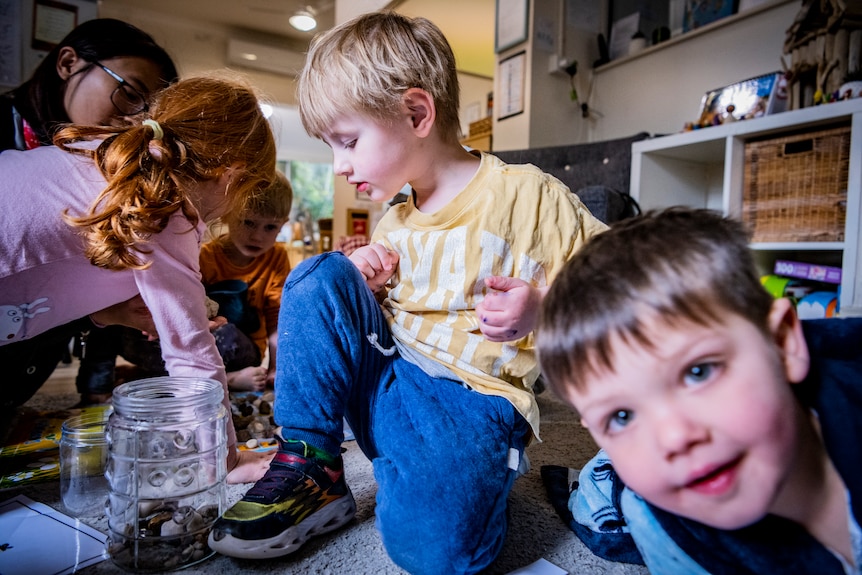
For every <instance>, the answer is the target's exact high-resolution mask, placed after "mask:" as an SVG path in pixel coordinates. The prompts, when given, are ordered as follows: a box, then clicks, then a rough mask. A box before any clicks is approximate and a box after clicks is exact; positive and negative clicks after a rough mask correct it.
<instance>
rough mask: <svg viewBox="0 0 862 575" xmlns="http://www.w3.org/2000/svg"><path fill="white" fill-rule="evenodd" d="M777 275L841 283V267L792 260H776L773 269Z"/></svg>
mask: <svg viewBox="0 0 862 575" xmlns="http://www.w3.org/2000/svg"><path fill="white" fill-rule="evenodd" d="M773 271H774V272H775V275H779V276H784V277H789V278H796V279H802V280H813V281H819V282H824V283H828V284H840V283H841V268H836V267H833V266H823V265H817V264H809V263H804V262H796V261H790V260H776V262H775V268H774V270H773Z"/></svg>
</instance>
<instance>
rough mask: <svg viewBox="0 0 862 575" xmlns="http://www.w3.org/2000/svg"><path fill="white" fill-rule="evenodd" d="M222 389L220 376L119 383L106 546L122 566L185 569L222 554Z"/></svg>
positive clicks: (110, 435)
mask: <svg viewBox="0 0 862 575" xmlns="http://www.w3.org/2000/svg"><path fill="white" fill-rule="evenodd" d="M223 395H224V391H223V389H222V385H221V384H220V383H219V382H218V381H215V380H212V379H204V378H191V377H157V378H151V379H143V380H139V381H132V382H129V383H125V384H123V385H120V386H118V387H116V388H115V389H114V394H113V406H114V412H113V414H112V415H111V417H110V420H109V421H108V427H107V439H108V448H109V459H108V464H107V469H106V471H105V475H106V476H107V478H108V483H109V486H110V493H109V498H108V505H107V516H108V541H107V548H108V554H109V556H110V557H111V560H112V561H113V562H114V563H115V564H117V565H118V566H120V567H122V568H123V569H126V570H128V571H136V572H150V571H169V570H174V569H182V568H184V567H188V566H190V565H194V564H197V563H199V562H201V561H203V560H205V559H207V558H208V557H211V556H212V555H213V554H214V553H215V552H214V551H212V550H211V549H210V548H209V546H208V544H207V537H208V536H209V532H210V530H211V529H212V525H213V523H214V522H215V520H216V519H217V518H218V517H219V515H221V513H222V512H224V510H225V509H226V506H227V490H226V484H225V478H226V476H227V469H226V457H227V447H226V440H227V434H226V425H227V422H228V419H227V418H228V413H227V410H226V409H225V407H224V406H223V405H222V398H223Z"/></svg>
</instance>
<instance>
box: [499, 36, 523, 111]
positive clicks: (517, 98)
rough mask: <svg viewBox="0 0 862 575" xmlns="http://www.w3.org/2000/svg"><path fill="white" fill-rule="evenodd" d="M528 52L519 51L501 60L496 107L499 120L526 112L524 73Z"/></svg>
mask: <svg viewBox="0 0 862 575" xmlns="http://www.w3.org/2000/svg"><path fill="white" fill-rule="evenodd" d="M526 65H527V53H526V52H519V53H517V54H515V55H514V56H509V57H508V58H506V59H505V60H500V65H499V67H498V68H497V80H496V81H497V90H496V92H495V101H494V107H495V108H496V109H497V110H498V112H497V120H505V119H506V118H511V117H512V116H517V115H518V114H521V113H523V112H524V74H525V68H526Z"/></svg>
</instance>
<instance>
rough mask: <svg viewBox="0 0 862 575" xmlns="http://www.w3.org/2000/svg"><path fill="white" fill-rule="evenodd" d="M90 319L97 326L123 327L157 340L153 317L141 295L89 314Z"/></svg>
mask: <svg viewBox="0 0 862 575" xmlns="http://www.w3.org/2000/svg"><path fill="white" fill-rule="evenodd" d="M90 319H91V320H93V321H94V322H95V323H96V324H98V325H124V326H126V327H131V328H134V329H137V330H140V331H142V332H144V333H146V334H148V335H150V336H151V339H157V338H158V334H157V332H156V324H155V322H153V316H152V314H150V310H149V308H147V304H145V303H144V298H142V297H141V294H138V295H136V296H135V297H133V298H132V299H127V300H126V301H124V302H120V303H117V304H114V305H112V306H111V307H106V308H105V309H103V310H99V311H97V312H94V313H91V314H90Z"/></svg>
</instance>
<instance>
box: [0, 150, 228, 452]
mask: <svg viewBox="0 0 862 575" xmlns="http://www.w3.org/2000/svg"><path fill="white" fill-rule="evenodd" d="M93 145H94V144H88V145H87V147H91V146H93ZM105 185H106V182H105V179H104V177H103V176H102V175H101V173H100V172H99V170H98V168H97V167H96V166H95V164H94V163H93V160H91V159H90V158H88V157H87V156H82V155H78V154H72V153H69V152H66V151H63V150H61V149H59V148H56V147H54V146H46V147H40V148H36V149H34V150H28V151H24V152H22V151H17V150H7V151H4V152H3V153H0V345H7V344H12V343H14V342H17V341H21V340H24V339H26V338H30V337H33V336H34V335H37V334H39V333H42V332H44V331H46V330H48V329H51V328H53V327H55V326H59V325H63V324H65V323H68V322H69V321H72V320H75V319H79V318H82V317H85V316H87V315H88V314H91V313H93V312H95V311H98V310H101V309H104V308H106V307H109V306H111V305H113V304H116V303H120V302H123V301H125V300H128V299H129V298H131V297H133V296H135V295H136V294H138V293H140V294H141V296H142V297H143V299H144V302H145V303H146V304H147V307H148V308H149V310H150V312H151V313H152V316H153V320H154V321H155V324H156V328H157V329H158V333H159V339H160V342H161V348H162V355H163V358H164V360H165V363H166V366H167V370H168V373H170V374H171V375H172V376H197V377H208V378H213V379H216V380H218V381H220V382H221V383H222V384H223V385H225V395H227V389H226V379H225V372H224V365H223V363H222V360H221V356H220V355H219V353H218V350H217V349H216V345H215V340H214V338H213V336H212V334H211V333H210V331H209V322H208V320H207V311H206V307H205V303H204V302H205V293H204V287H203V285H202V284H201V281H200V266H199V263H198V256H199V253H200V244H201V238H202V236H203V233H204V231H205V224H204V223H203V222H198V224H197V226H193V225H192V224H191V222H189V220H187V219H186V218H185V216H183V214H182V212H177V213H175V214H174V215H173V216H172V217H171V218H170V221H169V223H168V225H167V227H166V228H165V229H164V230H163V231H162V232H160V233H158V234H154V235H153V236H152V237H151V238H150V240H149V241H148V242H147V244H146V249H147V250H148V251H149V252H150V253H144V254H141V256H140V257H141V258H142V259H143V260H144V261H145V262H149V263H150V264H151V265H150V267H148V268H147V269H145V270H124V271H109V270H105V269H102V268H98V267H96V266H94V265H92V264H91V263H90V262H89V260H88V259H87V258H86V257H85V255H84V240H83V237H82V236H81V235H80V229H79V228H73V227H72V226H70V225H69V224H68V223H66V221H65V220H64V219H63V213H64V211H66V210H68V213H69V214H71V215H83V214H85V213H86V211H87V210H88V209H89V207H90V205H91V204H92V203H93V202H94V201H95V199H96V198H97V197H98V195H99V194H100V193H101V192H102V190H103V189H104V188H105ZM225 405H226V406H227V407H228V410H229V409H230V405H229V403H227V397H226V398H225ZM228 413H230V411H228ZM228 427H229V428H230V429H231V434H230V436H229V438H228V439H229V442H228V443H229V444H233V443H234V442H235V439H234V437H233V429H232V427H233V426H228Z"/></svg>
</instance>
